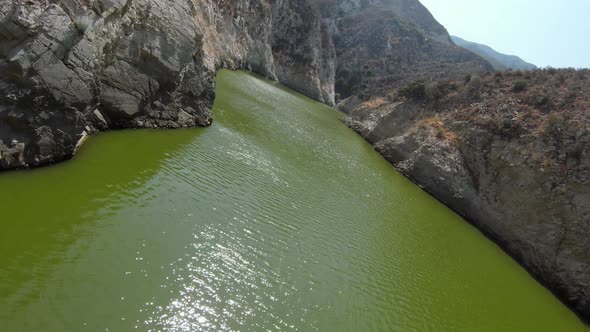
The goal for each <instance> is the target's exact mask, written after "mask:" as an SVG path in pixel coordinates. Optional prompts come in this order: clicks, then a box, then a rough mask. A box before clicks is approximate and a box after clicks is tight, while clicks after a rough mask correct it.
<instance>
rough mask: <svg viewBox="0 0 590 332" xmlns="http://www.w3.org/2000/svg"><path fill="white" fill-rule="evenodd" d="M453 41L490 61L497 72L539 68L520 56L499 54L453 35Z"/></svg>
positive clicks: (490, 48)
mask: <svg viewBox="0 0 590 332" xmlns="http://www.w3.org/2000/svg"><path fill="white" fill-rule="evenodd" d="M451 39H452V40H453V42H454V43H455V44H456V45H457V46H460V47H463V48H465V49H467V50H469V51H471V52H473V53H475V54H477V55H479V56H481V57H482V58H484V59H486V60H487V61H489V62H490V63H491V64H492V66H494V69H496V70H507V69H514V70H533V69H537V68H538V67H537V66H536V65H534V64H532V63H528V62H526V61H524V60H523V59H522V58H520V57H519V56H516V55H509V54H504V53H501V52H498V51H496V50H495V49H493V48H492V47H490V46H487V45H485V44H480V43H475V42H471V41H467V40H465V39H463V38H461V37H457V36H453V35H451Z"/></svg>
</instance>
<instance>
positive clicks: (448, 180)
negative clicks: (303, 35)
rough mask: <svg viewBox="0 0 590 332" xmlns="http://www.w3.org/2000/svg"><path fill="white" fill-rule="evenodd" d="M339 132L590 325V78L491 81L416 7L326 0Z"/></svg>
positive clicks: (498, 76) (519, 76) (411, 0)
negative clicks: (350, 135)
mask: <svg viewBox="0 0 590 332" xmlns="http://www.w3.org/2000/svg"><path fill="white" fill-rule="evenodd" d="M320 2H321V6H320V9H321V10H322V14H323V16H324V18H325V20H326V22H327V24H328V26H330V29H331V30H332V33H333V35H334V44H335V47H336V54H337V67H336V68H337V70H336V85H335V87H336V93H337V101H338V106H339V108H340V109H341V110H343V111H345V112H347V113H349V116H348V117H347V118H346V123H347V124H348V125H349V126H350V127H352V128H353V129H355V130H356V131H357V132H359V133H360V134H361V135H362V136H363V137H365V138H366V139H367V140H368V141H369V142H370V143H371V144H373V146H374V147H375V149H376V150H377V151H378V152H379V153H381V154H382V155H383V156H384V157H385V158H386V159H387V160H389V161H390V162H391V163H392V164H393V165H394V166H395V167H396V168H397V169H398V170H400V171H401V172H402V173H403V174H405V175H406V176H407V177H409V178H410V179H411V180H413V181H414V182H415V183H416V184H418V185H420V186H421V187H422V188H424V189H425V190H426V191H428V192H429V193H431V194H432V195H433V196H435V197H437V198H438V199H439V200H441V201H442V202H444V203H445V204H447V205H448V206H449V207H451V208H452V209H454V210H455V211H457V212H458V213H460V214H461V215H463V216H465V217H466V218H467V219H468V220H470V221H471V222H472V223H473V224H474V225H476V226H477V227H478V228H479V229H480V230H482V231H483V232H484V233H486V234H487V235H489V236H490V237H491V238H492V239H494V240H496V241H497V242H498V243H499V244H500V245H501V246H502V247H503V248H504V249H505V250H506V251H507V252H508V253H509V254H511V255H512V256H513V257H514V258H515V259H517V260H518V261H519V262H521V263H522V264H523V266H525V267H526V268H527V269H528V270H529V271H530V272H531V273H532V274H533V275H534V276H535V277H537V278H538V279H539V280H540V281H541V282H543V283H544V284H545V285H547V286H548V287H549V288H550V289H551V290H552V291H553V292H554V293H556V294H557V295H558V296H559V297H560V298H561V299H562V300H563V301H564V302H565V303H567V304H569V305H570V306H571V307H573V308H574V309H575V310H576V311H577V312H578V313H580V314H581V315H582V316H584V317H585V318H590V302H589V299H590V242H589V241H588V238H590V150H589V149H590V132H589V130H588V128H589V127H588V123H590V100H589V99H588V96H589V95H590V73H589V72H587V71H571V70H561V71H556V70H547V71H541V70H539V71H534V72H527V73H523V72H519V71H516V72H506V73H492V72H493V71H494V67H493V66H492V65H491V64H490V63H489V62H488V61H486V60H485V59H483V58H482V57H480V56H478V55H476V54H474V53H472V52H470V51H468V50H465V49H463V48H460V47H457V46H456V45H455V44H454V43H453V42H452V41H451V39H450V36H449V35H448V33H447V32H446V30H445V29H444V28H443V27H442V26H440V24H438V23H437V22H436V20H435V19H434V18H433V17H432V15H430V14H429V13H428V11H427V10H426V8H424V7H423V6H422V5H421V4H420V3H419V2H418V1H415V0H366V1H355V0H339V1H333V0H321V1H320Z"/></svg>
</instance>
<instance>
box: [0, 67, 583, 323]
mask: <svg viewBox="0 0 590 332" xmlns="http://www.w3.org/2000/svg"><path fill="white" fill-rule="evenodd" d="M214 112H215V117H216V122H215V123H214V125H213V126H212V127H210V128H206V129H190V130H179V131H122V132H111V133H107V134H101V135H98V136H96V137H93V138H92V139H91V140H90V141H89V142H88V143H87V145H86V146H84V148H83V149H82V150H81V152H80V153H79V155H77V156H76V158H75V159H74V160H73V161H70V162H67V163H63V164H60V165H57V166H54V167H51V168H45V169H38V170H34V171H27V172H16V173H15V172H12V173H3V174H0V188H2V190H0V204H1V205H0V208H1V210H0V211H1V212H0V213H1V214H0V227H1V229H2V231H1V232H0V331H2V332H5V331H6V332H12V331H35V332H36V331H60V332H61V331H111V332H116V331H133V330H138V331H230V330H236V331H266V330H268V331H279V330H283V331H295V330H299V331H314V330H320V331H371V330H373V331H404V332H405V331H494V332H495V331H588V329H587V328H586V327H585V326H584V325H583V324H582V323H581V322H580V321H579V320H578V319H577V318H576V317H575V316H574V315H573V314H572V313H571V312H570V311H569V310H568V309H567V308H566V307H564V306H563V305H562V304H561V303H560V302H558V301H557V300H556V299H555V298H554V297H553V296H552V295H551V294H550V293H549V292H548V291H546V290H545V289H544V288H542V287H541V286H540V285H539V284H538V283H536V282H535V281H534V280H533V279H532V278H531V277H530V276H529V275H528V274H527V273H526V272H525V271H524V270H523V269H521V268H520V267H519V266H518V265H517V264H516V263H514V262H513V261H512V260H511V259H510V258H509V257H507V256H506V255H505V254H504V253H503V252H502V251H501V250H500V249H498V248H497V247H496V246H495V245H494V244H492V243H491V242H490V241H488V240H486V239H485V238H484V237H483V236H481V235H480V234H479V233H478V232H477V231H476V230H474V229H473V228H472V227H471V226H469V225H468V224H467V223H465V222H464V221H463V220H462V219H461V218H459V217H458V216H457V215H455V214H454V213H453V212H451V211H449V210H448V209H447V208H445V207H444V206H443V205H441V204H440V203H438V202H437V201H435V200H434V199H432V198H431V197H429V196H428V195H426V194H425V193H424V192H422V191H421V190H420V189H419V188H417V187H416V186H414V185H413V184H412V183H410V182H409V181H407V180H406V179H405V178H403V177H402V176H400V175H399V174H398V173H396V172H395V171H394V170H393V168H392V167H391V166H390V165H389V164H388V163H387V162H386V161H384V160H383V159H382V158H381V157H380V156H379V155H377V154H376V153H375V152H374V151H373V150H372V149H371V147H370V146H369V145H368V144H366V143H365V142H364V141H363V140H362V139H361V138H359V137H357V136H356V135H355V134H354V133H353V132H352V131H351V130H349V129H347V128H346V127H345V126H344V125H343V124H341V123H340V121H339V117H340V115H339V114H338V113H337V112H335V111H333V110H331V109H329V108H327V107H325V106H322V105H321V104H319V103H316V102H314V101H311V100H309V99H307V98H304V97H301V96H299V95H297V94H294V93H292V92H289V91H286V90H285V89H282V88H280V87H278V86H277V85H275V84H273V83H269V82H266V81H263V80H260V79H257V78H255V77H253V76H250V75H248V74H245V73H236V72H227V71H224V72H222V73H221V74H220V75H219V77H218V98H217V102H216V105H215V110H214Z"/></svg>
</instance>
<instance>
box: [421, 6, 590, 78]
mask: <svg viewBox="0 0 590 332" xmlns="http://www.w3.org/2000/svg"><path fill="white" fill-rule="evenodd" d="M420 2H422V4H423V5H424V6H426V7H427V8H428V9H429V10H430V12H431V13H432V15H434V17H435V18H436V19H437V21H439V22H440V23H441V24H442V25H444V26H445V27H446V28H447V30H448V31H449V33H450V34H451V35H455V36H458V37H461V38H463V39H465V40H468V41H472V42H476V43H480V44H485V45H488V46H490V47H492V48H494V49H495V50H496V51H498V52H502V53H506V54H513V55H518V56H519V57H521V58H523V59H524V60H525V61H528V62H531V63H533V64H535V65H537V66H539V67H546V66H552V67H576V68H590V0H491V1H490V0H486V1H483V0H420Z"/></svg>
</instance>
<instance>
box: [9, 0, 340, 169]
mask: <svg viewBox="0 0 590 332" xmlns="http://www.w3.org/2000/svg"><path fill="white" fill-rule="evenodd" d="M334 63H335V53H334V47H333V46H332V39H331V37H330V35H329V32H328V29H327V27H326V26H325V25H324V24H323V23H322V20H321V18H320V16H319V14H318V10H317V8H316V7H315V4H314V3H313V1H308V0H301V1H278V0H276V1H274V0H273V1H265V0H254V1H246V0H232V1H206V0H188V1H186V0H171V1H161V0H126V1H124V0H94V1H92V0H58V1H48V0H33V1H24V0H0V91H1V92H2V93H1V94H0V142H1V143H0V168H4V169H6V168H17V167H32V166H40V165H45V164H49V163H53V162H57V161H60V160H63V159H66V158H69V157H71V156H72V154H73V153H74V151H75V147H76V145H77V143H78V141H79V140H80V139H81V138H83V137H85V136H86V135H87V134H91V133H93V132H96V131H98V130H106V129H108V128H134V127H163V128H178V127H185V126H195V125H196V126H206V125H209V124H210V123H211V121H212V119H211V111H210V109H211V106H212V104H213V100H214V98H215V93H214V89H215V73H216V71H217V70H218V69H219V68H221V67H227V68H232V69H240V68H244V69H250V70H253V71H256V72H258V73H261V74H263V75H265V76H267V77H269V78H273V79H278V80H279V81H280V82H282V83H283V84H285V85H287V86H290V87H292V88H294V89H296V90H299V91H300V92H302V93H304V94H306V95H308V96H310V97H312V98H315V99H317V100H319V101H322V102H325V103H328V104H333V103H334V92H333V91H334V88H333V85H334Z"/></svg>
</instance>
